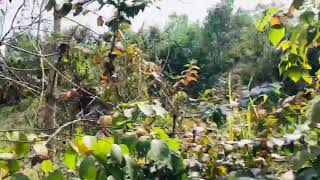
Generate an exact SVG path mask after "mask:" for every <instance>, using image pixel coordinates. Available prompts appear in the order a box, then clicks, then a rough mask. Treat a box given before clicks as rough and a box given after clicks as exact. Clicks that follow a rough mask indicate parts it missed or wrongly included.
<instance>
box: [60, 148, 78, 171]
mask: <svg viewBox="0 0 320 180" xmlns="http://www.w3.org/2000/svg"><path fill="white" fill-rule="evenodd" d="M77 161H78V153H77V151H75V150H74V149H73V148H72V147H71V146H69V147H68V149H67V150H66V152H65V153H64V155H63V162H64V164H65V165H66V167H67V168H69V169H75V168H76V165H77Z"/></svg>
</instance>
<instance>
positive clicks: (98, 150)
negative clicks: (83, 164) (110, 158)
mask: <svg viewBox="0 0 320 180" xmlns="http://www.w3.org/2000/svg"><path fill="white" fill-rule="evenodd" d="M113 143H114V140H113V138H112V137H108V138H105V139H101V140H98V141H97V143H96V144H94V145H93V147H92V154H93V155H94V156H95V157H97V158H99V159H101V160H102V161H106V160H107V155H108V153H109V152H110V151H111V147H112V144H113Z"/></svg>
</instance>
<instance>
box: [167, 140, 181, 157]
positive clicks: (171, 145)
mask: <svg viewBox="0 0 320 180" xmlns="http://www.w3.org/2000/svg"><path fill="white" fill-rule="evenodd" d="M166 142H167V144H168V146H169V148H170V149H171V150H172V151H174V152H176V153H178V152H179V149H180V145H179V140H178V139H171V138H170V139H167V140H166Z"/></svg>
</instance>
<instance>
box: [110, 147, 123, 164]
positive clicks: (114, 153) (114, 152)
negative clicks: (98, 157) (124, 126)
mask: <svg viewBox="0 0 320 180" xmlns="http://www.w3.org/2000/svg"><path fill="white" fill-rule="evenodd" d="M110 155H111V158H112V159H113V160H115V161H116V162H117V163H118V164H121V162H122V151H121V147H120V146H119V145H117V144H112V148H111V153H110Z"/></svg>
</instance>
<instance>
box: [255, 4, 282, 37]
mask: <svg viewBox="0 0 320 180" xmlns="http://www.w3.org/2000/svg"><path fill="white" fill-rule="evenodd" d="M278 11H279V9H278V8H276V7H271V8H269V9H268V11H267V12H265V13H263V14H261V15H260V16H259V18H258V20H257V22H256V28H257V29H258V31H260V32H264V30H265V28H266V26H267V25H268V23H269V21H270V19H271V17H272V16H273V15H274V14H275V13H276V12H278Z"/></svg>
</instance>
